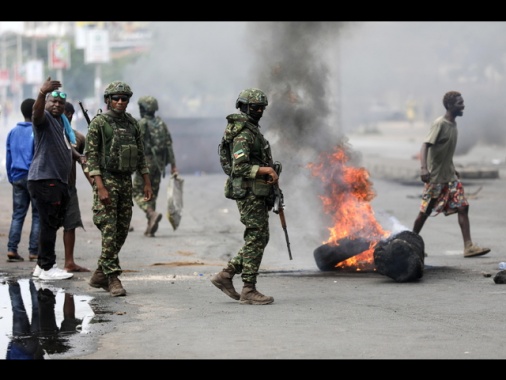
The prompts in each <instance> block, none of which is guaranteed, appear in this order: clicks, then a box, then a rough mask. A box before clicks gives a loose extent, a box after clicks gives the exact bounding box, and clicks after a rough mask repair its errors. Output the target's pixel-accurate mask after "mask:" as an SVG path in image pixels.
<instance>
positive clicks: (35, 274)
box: [32, 263, 56, 278]
mask: <svg viewBox="0 0 506 380" xmlns="http://www.w3.org/2000/svg"><path fill="white" fill-rule="evenodd" d="M53 268H56V263H54V265H53ZM41 273H42V268H41V267H39V264H37V265H36V266H35V269H34V270H33V273H32V277H35V278H39V276H40V274H41Z"/></svg>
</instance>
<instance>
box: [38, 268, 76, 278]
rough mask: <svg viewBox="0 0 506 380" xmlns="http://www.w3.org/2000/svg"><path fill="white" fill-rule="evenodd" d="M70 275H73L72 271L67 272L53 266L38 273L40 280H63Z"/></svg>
mask: <svg viewBox="0 0 506 380" xmlns="http://www.w3.org/2000/svg"><path fill="white" fill-rule="evenodd" d="M72 276H74V274H73V273H68V272H66V271H64V270H63V269H60V268H57V267H56V266H53V267H52V268H51V269H49V270H42V271H41V273H40V275H39V279H40V280H65V279H67V278H70V277H72Z"/></svg>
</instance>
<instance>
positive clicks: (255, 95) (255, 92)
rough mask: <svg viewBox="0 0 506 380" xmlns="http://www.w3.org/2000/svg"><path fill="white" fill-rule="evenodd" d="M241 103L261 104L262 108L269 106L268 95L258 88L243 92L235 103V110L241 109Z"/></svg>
mask: <svg viewBox="0 0 506 380" xmlns="http://www.w3.org/2000/svg"><path fill="white" fill-rule="evenodd" d="M241 103H243V104H259V105H262V106H267V105H268V104H269V102H268V100H267V95H265V93H264V92H263V91H262V90H259V89H258V88H248V89H246V90H242V91H241V93H240V94H239V96H238V98H237V101H236V102H235V108H239V107H240V106H241Z"/></svg>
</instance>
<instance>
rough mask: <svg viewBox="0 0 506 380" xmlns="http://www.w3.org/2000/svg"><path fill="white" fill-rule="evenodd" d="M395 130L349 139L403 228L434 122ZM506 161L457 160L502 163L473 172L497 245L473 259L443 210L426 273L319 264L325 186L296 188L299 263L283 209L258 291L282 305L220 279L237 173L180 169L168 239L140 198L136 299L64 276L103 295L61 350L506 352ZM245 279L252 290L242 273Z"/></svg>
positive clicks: (307, 355)
mask: <svg viewBox="0 0 506 380" xmlns="http://www.w3.org/2000/svg"><path fill="white" fill-rule="evenodd" d="M396 128H401V127H390V128H386V127H385V130H384V131H383V133H382V134H379V135H366V134H365V135H360V134H357V135H353V136H351V137H350V143H351V144H352V146H353V147H354V149H356V150H357V151H360V152H361V153H362V155H363V163H364V166H365V167H366V168H368V169H369V170H370V172H371V180H372V181H373V184H374V189H375V192H376V197H375V198H374V199H373V200H372V201H371V204H372V206H373V209H374V210H375V214H376V216H377V218H378V220H379V221H381V223H382V225H383V226H384V227H385V228H386V229H392V230H397V229H409V228H411V226H412V224H413V221H414V218H415V217H416V214H417V212H418V206H419V202H420V199H419V195H420V193H421V189H422V183H421V182H419V181H418V180H417V178H416V174H417V170H418V166H419V164H418V161H416V160H415V159H413V158H412V155H413V154H416V153H417V152H418V150H419V145H420V142H421V138H422V137H423V135H424V131H422V130H413V131H410V132H409V133H407V132H406V131H405V129H402V130H401V131H402V132H403V133H399V130H397V129H396ZM402 128H406V126H405V125H404V126H402ZM213 159H218V157H214V158H213ZM505 159H506V149H505V148H504V147H490V146H477V147H476V148H473V149H472V150H471V151H470V152H469V153H468V154H467V155H466V156H464V157H460V158H457V159H456V162H458V163H459V164H461V165H463V166H464V167H467V166H470V165H477V166H473V167H482V166H486V167H487V168H488V167H490V166H492V165H493V166H494V167H495V168H496V170H498V172H499V174H500V175H499V178H495V179H487V178H485V179H483V178H478V179H469V180H465V181H464V183H465V185H466V191H467V193H468V195H469V198H470V202H471V207H470V220H471V233H472V236H473V239H474V241H475V242H476V243H478V244H481V245H486V246H488V247H490V248H491V249H492V251H491V252H490V253H489V254H487V255H485V256H481V257H476V258H464V257H463V243H462V238H461V233H460V229H459V227H458V223H457V218H456V216H448V217H444V216H442V215H440V216H437V217H435V218H431V219H429V220H428V221H427V224H426V226H425V227H424V230H423V231H422V237H423V239H424V243H425V251H426V252H427V253H428V256H427V257H426V258H425V268H424V275H423V277H422V278H421V279H420V280H419V281H415V282H407V283H397V282H395V281H393V280H392V279H390V278H388V277H386V276H383V275H380V274H378V273H376V272H374V271H363V272H357V271H345V270H336V271H331V272H322V271H320V270H319V269H318V267H317V266H316V264H315V260H314V257H313V252H314V250H315V249H316V248H317V247H318V246H320V245H321V244H322V243H323V241H325V240H326V239H327V237H328V236H327V234H328V230H327V227H329V226H325V223H324V220H325V218H324V216H323V212H322V209H321V205H319V200H318V197H317V196H316V194H309V195H308V194H305V195H304V197H303V196H301V195H300V194H299V193H298V192H297V191H296V189H291V188H286V187H285V188H284V189H283V191H284V194H285V201H286V210H285V217H286V221H287V226H288V233H289V237H290V243H291V250H292V254H293V260H289V258H288V252H287V247H286V242H285V237H284V234H283V230H282V229H281V226H280V223H279V218H278V216H277V215H275V214H271V216H270V223H271V227H270V230H271V241H270V243H269V245H268V247H267V249H266V251H265V255H264V260H263V263H262V266H261V271H260V276H259V278H258V284H257V288H258V290H260V291H261V292H262V293H264V294H266V295H270V296H273V297H274V303H273V304H270V305H263V306H252V305H241V304H240V303H239V302H238V301H234V300H232V299H231V298H228V297H227V296H226V295H225V294H223V293H222V292H221V291H219V290H218V289H217V288H215V287H214V286H213V285H212V284H211V282H210V278H211V276H212V275H213V274H215V273H216V272H218V271H219V270H220V269H221V268H222V267H223V265H224V264H225V263H226V261H227V260H228V259H229V258H230V257H231V256H232V255H235V253H236V251H237V250H238V249H239V248H240V246H241V242H242V233H243V229H242V225H241V224H240V222H239V219H238V212H237V210H236V206H235V202H233V201H231V200H228V199H226V198H224V196H223V184H224V181H225V176H224V175H223V174H206V173H186V174H185V173H182V174H181V175H182V177H183V178H184V179H185V183H184V209H183V216H182V220H181V225H180V226H179V228H178V229H177V230H175V231H174V230H173V229H172V227H171V225H170V223H169V221H168V220H167V218H166V197H165V189H166V188H167V180H168V178H165V179H164V181H163V182H162V187H161V188H162V190H161V196H160V198H159V205H158V210H159V211H160V212H163V213H164V218H163V219H162V222H161V225H160V228H159V231H158V232H157V233H156V237H154V238H148V237H145V236H144V235H143V232H144V229H145V226H146V219H145V217H144V215H143V214H142V213H141V211H140V209H139V208H138V207H137V206H135V207H134V216H133V220H132V225H133V227H134V231H133V232H131V233H130V234H129V237H128V239H127V241H126V244H125V246H124V248H123V250H122V252H121V254H120V255H121V256H120V260H121V265H122V267H123V269H124V270H125V272H124V274H123V275H122V276H121V280H122V282H123V285H124V287H125V289H126V290H127V292H128V295H127V296H126V297H117V298H113V297H111V296H110V295H109V294H108V293H107V292H105V291H103V290H100V289H94V288H91V287H90V286H89V285H88V280H89V278H90V276H91V273H77V274H75V276H74V277H73V278H72V279H70V280H63V281H57V282H55V283H54V286H57V287H61V288H63V289H65V291H68V292H72V293H74V294H79V295H83V296H89V297H91V301H90V306H91V307H92V309H93V310H94V312H95V317H94V318H93V320H92V321H91V322H90V326H89V331H88V332H87V333H86V334H78V335H76V336H74V337H73V338H72V339H73V346H74V347H75V348H74V349H72V350H70V351H68V352H66V353H65V354H62V355H60V356H57V357H55V359H60V358H61V359H73V360H84V359H505V358H506V349H505V343H504V342H505V341H506V324H505V323H504V315H505V312H506V306H505V303H504V299H503V298H502V297H504V296H505V294H506V286H504V285H500V284H495V283H494V281H493V278H494V276H495V274H496V273H498V272H499V269H498V265H499V263H500V262H502V261H506V254H505V253H506V252H505V250H504V246H505V244H506V239H505V234H504V231H505V219H504V215H505V212H506V202H505V201H504V188H505V185H506V165H505ZM301 176H305V175H304V174H301ZM308 177H309V176H308ZM281 185H282V182H281ZM78 190H79V199H80V204H81V212H82V216H83V222H84V225H85V231H82V230H78V231H77V243H76V253H75V258H76V262H77V263H78V264H80V265H84V266H86V267H88V268H90V269H94V268H95V266H96V262H97V259H98V256H99V252H100V234H99V231H98V230H97V228H96V227H95V226H94V225H93V223H92V220H91V199H92V197H91V190H90V187H89V185H88V184H87V183H86V181H85V179H84V176H82V175H78ZM10 197H11V187H10V184H9V183H8V182H6V181H2V182H0V199H2V203H3V204H4V207H3V211H2V218H0V243H1V245H2V247H3V249H2V251H1V252H4V253H5V255H6V251H5V250H6V246H7V237H8V227H9V222H10V208H9V207H8V205H9V204H10V199H11V198H10ZM27 226H29V223H28V221H27V222H26V226H25V230H24V235H23V238H22V244H21V246H20V253H22V252H26V249H27V246H26V245H27V240H28V239H27V236H28V235H27V234H28V227H27ZM61 234H62V232H59V235H58V237H59V238H58V242H57V262H58V264H59V266H60V267H62V266H63V245H62V241H61V240H62V238H61ZM33 267H34V264H33V263H30V262H28V261H25V262H21V263H7V262H5V260H3V261H0V277H3V278H8V277H19V278H28V277H29V276H30V274H31V270H32V269H33ZM234 280H235V285H236V288H238V289H239V290H240V287H241V282H240V279H239V278H238V277H236V278H235V279H234ZM0 286H1V285H0ZM4 312H5V311H3V310H0V313H4Z"/></svg>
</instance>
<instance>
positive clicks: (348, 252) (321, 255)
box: [313, 238, 370, 272]
mask: <svg viewBox="0 0 506 380" xmlns="http://www.w3.org/2000/svg"><path fill="white" fill-rule="evenodd" d="M369 245H370V242H368V241H367V240H365V239H360V238H358V239H348V238H344V239H341V240H340V241H339V245H334V244H323V245H321V246H319V247H318V248H316V249H315V250H314V252H313V255H314V259H315V261H316V266H317V267H318V269H320V270H321V271H323V272H328V271H333V270H336V265H337V264H339V263H340V262H341V261H344V260H347V259H349V258H350V257H353V256H355V255H358V254H359V253H362V252H363V251H365V250H366V249H368V248H369Z"/></svg>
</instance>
